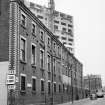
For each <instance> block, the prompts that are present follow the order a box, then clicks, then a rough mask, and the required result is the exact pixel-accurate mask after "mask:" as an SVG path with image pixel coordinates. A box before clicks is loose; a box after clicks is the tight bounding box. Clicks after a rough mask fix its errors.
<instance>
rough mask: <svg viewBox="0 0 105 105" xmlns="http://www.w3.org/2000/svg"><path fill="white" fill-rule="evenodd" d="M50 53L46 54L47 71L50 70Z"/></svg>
mask: <svg viewBox="0 0 105 105" xmlns="http://www.w3.org/2000/svg"><path fill="white" fill-rule="evenodd" d="M50 62H51V60H50V55H48V56H47V68H48V71H50Z"/></svg>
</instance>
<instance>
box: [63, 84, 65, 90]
mask: <svg viewBox="0 0 105 105" xmlns="http://www.w3.org/2000/svg"><path fill="white" fill-rule="evenodd" d="M63 92H65V85H64V84H63Z"/></svg>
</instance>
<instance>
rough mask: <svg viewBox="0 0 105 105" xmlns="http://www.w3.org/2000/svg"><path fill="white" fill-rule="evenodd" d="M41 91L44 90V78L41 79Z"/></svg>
mask: <svg viewBox="0 0 105 105" xmlns="http://www.w3.org/2000/svg"><path fill="white" fill-rule="evenodd" d="M41 92H44V80H41Z"/></svg>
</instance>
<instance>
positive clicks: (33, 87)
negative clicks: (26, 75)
mask: <svg viewBox="0 0 105 105" xmlns="http://www.w3.org/2000/svg"><path fill="white" fill-rule="evenodd" d="M32 91H36V78H35V77H32Z"/></svg>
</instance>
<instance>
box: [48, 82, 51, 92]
mask: <svg viewBox="0 0 105 105" xmlns="http://www.w3.org/2000/svg"><path fill="white" fill-rule="evenodd" d="M50 93H51V83H50V82H48V94H50Z"/></svg>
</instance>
